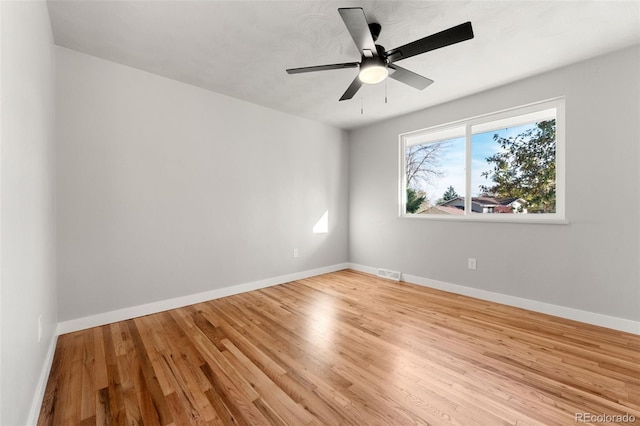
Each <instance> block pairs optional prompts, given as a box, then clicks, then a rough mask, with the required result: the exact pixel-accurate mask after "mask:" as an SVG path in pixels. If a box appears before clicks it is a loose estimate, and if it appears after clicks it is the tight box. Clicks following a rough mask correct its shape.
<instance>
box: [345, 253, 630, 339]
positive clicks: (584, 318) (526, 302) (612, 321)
mask: <svg viewBox="0 0 640 426" xmlns="http://www.w3.org/2000/svg"><path fill="white" fill-rule="evenodd" d="M349 267H350V269H353V270H355V271H360V272H365V273H368V274H373V275H376V271H377V270H378V269H377V268H373V267H370V266H365V265H358V264H354V263H352V264H350V265H349ZM401 281H405V282H408V283H411V284H417V285H421V286H424V287H429V288H434V289H437V290H443V291H448V292H451V293H456V294H461V295H463V296H469V297H474V298H476V299H481V300H486V301H489V302H495V303H501V304H503V305H509V306H515V307H517V308H522V309H527V310H530V311H534V312H540V313H543V314H548V315H553V316H556V317H561V318H566V319H570V320H574V321H580V322H584V323H587V324H593V325H598V326H601V327H606V328H611V329H614V330H619V331H624V332H627V333H633V334H638V335H640V322H638V321H632V320H628V319H624V318H618V317H612V316H609V315H603V314H598V313H595V312H589V311H582V310H579V309H574V308H569V307H566V306H559V305H553V304H550V303H546V302H539V301H537V300H531V299H524V298H521V297H516V296H509V295H507V294H502V293H495V292H492V291H487V290H480V289H477V288H472V287H466V286H463V285H458V284H451V283H447V282H443V281H436V280H431V279H428V278H423V277H419V276H416V275H407V274H402V278H401Z"/></svg>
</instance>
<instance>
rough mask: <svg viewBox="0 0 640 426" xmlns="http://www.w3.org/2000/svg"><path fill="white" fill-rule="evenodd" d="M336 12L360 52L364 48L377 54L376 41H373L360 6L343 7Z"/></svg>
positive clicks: (374, 54)
mask: <svg viewBox="0 0 640 426" xmlns="http://www.w3.org/2000/svg"><path fill="white" fill-rule="evenodd" d="M338 13H340V16H341V17H342V20H343V21H344V25H345V26H346V27H347V30H349V34H351V38H353V41H354V43H355V44H356V46H357V47H358V50H360V53H361V54H362V53H363V52H364V51H365V50H369V51H371V53H372V54H373V56H378V51H377V50H376V43H375V42H374V41H373V37H372V36H371V31H369V24H367V18H366V16H365V15H364V11H363V10H362V8H361V7H343V8H340V9H338Z"/></svg>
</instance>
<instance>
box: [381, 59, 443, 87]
mask: <svg viewBox="0 0 640 426" xmlns="http://www.w3.org/2000/svg"><path fill="white" fill-rule="evenodd" d="M389 68H391V69H392V70H394V72H392V73H391V74H389V77H391V78H393V79H394V80H398V81H399V82H401V83H404V84H407V85H409V86H411V87H414V88H416V89H418V90H423V89H425V88H426V87H427V86H429V85H430V84H431V83H433V80H431V79H430V78H427V77H423V76H421V75H420V74H416V73H415V72H413V71H409V70H408V69H406V68H402V67H399V66H397V65H396V64H389Z"/></svg>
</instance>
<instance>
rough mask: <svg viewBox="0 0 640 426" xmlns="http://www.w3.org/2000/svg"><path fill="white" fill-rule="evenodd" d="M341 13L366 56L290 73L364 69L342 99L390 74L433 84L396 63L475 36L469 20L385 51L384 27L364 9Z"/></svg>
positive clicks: (412, 82)
mask: <svg viewBox="0 0 640 426" xmlns="http://www.w3.org/2000/svg"><path fill="white" fill-rule="evenodd" d="M338 13H340V17H342V20H343V21H344V24H345V26H346V27H347V30H349V34H351V37H352V38H353V41H354V42H355V44H356V47H357V48H358V50H360V53H361V55H362V58H361V60H360V62H346V63H342V64H330V65H317V66H313V67H302V68H290V69H288V70H287V73H289V74H299V73H305V72H314V71H326V70H336V69H342V68H359V69H360V71H359V72H358V75H357V76H356V78H355V79H354V80H353V82H352V83H351V85H350V86H349V87H348V88H347V91H346V92H344V94H343V95H342V97H341V98H340V100H341V101H344V100H347V99H351V98H353V96H354V95H355V94H356V92H357V91H358V90H359V89H360V87H361V86H362V83H366V84H376V83H380V82H382V81H384V80H385V79H386V78H387V77H391V78H393V79H394V80H397V81H399V82H401V83H404V84H407V85H409V86H411V87H415V88H416V89H418V90H422V89H424V88H426V87H427V86H429V85H430V84H431V83H433V80H431V79H428V78H426V77H423V76H421V75H419V74H416V73H414V72H412V71H409V70H408V69H405V68H402V67H400V66H398V65H396V64H395V63H396V62H397V61H400V60H402V59H407V58H410V57H412V56H415V55H419V54H421V53H425V52H429V51H431V50H435V49H439V48H441V47H446V46H449V45H452V44H455V43H459V42H461V41H465V40H470V39H472V38H473V29H472V28H471V22H465V23H464V24H460V25H457V26H455V27H451V28H449V29H447V30H444V31H440V32H439V33H436V34H432V35H430V36H427V37H424V38H421V39H419V40H416V41H413V42H411V43H407V44H405V45H404V46H400V47H396V48H395V49H391V50H387V51H385V50H384V47H382V46H380V45H379V44H375V42H376V40H377V39H378V36H379V35H380V30H381V29H382V27H381V26H380V24H377V23H372V24H368V23H367V18H366V17H365V14H364V11H363V10H362V8H360V7H348V8H340V9H338ZM389 70H391V72H389Z"/></svg>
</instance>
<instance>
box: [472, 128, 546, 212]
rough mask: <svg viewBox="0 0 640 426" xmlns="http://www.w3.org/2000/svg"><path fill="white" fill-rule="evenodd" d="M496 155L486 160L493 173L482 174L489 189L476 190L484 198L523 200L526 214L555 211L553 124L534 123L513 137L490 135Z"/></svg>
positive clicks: (482, 187) (484, 187) (490, 171)
mask: <svg viewBox="0 0 640 426" xmlns="http://www.w3.org/2000/svg"><path fill="white" fill-rule="evenodd" d="M493 139H494V140H495V141H496V142H497V143H498V144H499V146H500V148H501V149H500V151H499V152H497V153H496V154H494V155H492V156H490V157H488V158H487V159H486V160H487V162H489V163H493V169H492V170H489V171H486V172H484V173H482V176H484V177H485V178H488V179H490V180H491V181H492V182H493V183H494V185H493V186H484V185H482V186H480V191H481V192H483V193H484V194H486V195H490V196H493V197H500V198H509V197H516V198H523V199H524V200H526V201H527V203H528V210H529V212H544V213H553V212H555V209H556V121H555V120H548V121H541V122H539V123H536V124H535V126H534V127H532V128H530V129H528V130H526V131H524V132H523V133H520V134H519V135H517V136H513V137H508V138H504V137H501V136H499V135H497V134H496V135H494V136H493Z"/></svg>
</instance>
